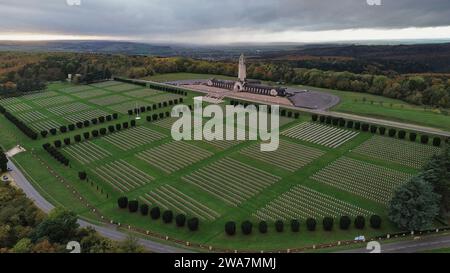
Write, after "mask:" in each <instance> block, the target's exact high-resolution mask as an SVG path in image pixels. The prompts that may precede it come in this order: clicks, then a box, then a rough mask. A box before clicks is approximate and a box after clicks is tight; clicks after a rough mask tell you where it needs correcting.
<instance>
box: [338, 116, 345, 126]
mask: <svg viewBox="0 0 450 273" xmlns="http://www.w3.org/2000/svg"><path fill="white" fill-rule="evenodd" d="M339 126H340V127H344V126H345V119H343V118H340V119H339Z"/></svg>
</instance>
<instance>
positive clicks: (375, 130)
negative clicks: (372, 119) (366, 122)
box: [370, 125, 378, 134]
mask: <svg viewBox="0 0 450 273" xmlns="http://www.w3.org/2000/svg"><path fill="white" fill-rule="evenodd" d="M377 130H378V127H377V126H376V125H370V132H371V133H372V134H376V133H377Z"/></svg>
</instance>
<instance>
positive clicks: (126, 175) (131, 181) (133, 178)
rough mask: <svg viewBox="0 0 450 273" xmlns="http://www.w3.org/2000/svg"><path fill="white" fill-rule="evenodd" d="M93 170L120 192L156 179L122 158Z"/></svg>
mask: <svg viewBox="0 0 450 273" xmlns="http://www.w3.org/2000/svg"><path fill="white" fill-rule="evenodd" d="M93 171H94V172H95V174H96V175H97V176H98V177H100V178H101V179H102V180H104V181H105V182H107V183H109V184H110V185H111V186H112V187H113V188H115V189H116V190H118V191H120V192H128V191H130V190H133V189H135V188H138V187H141V186H143V185H145V184H148V183H150V182H151V181H153V180H154V178H153V177H152V176H150V175H148V174H146V173H144V172H143V171H141V170H139V169H137V168H136V167H134V166H133V165H131V164H129V163H128V162H126V161H124V160H122V159H120V160H117V161H113V162H111V163H108V164H105V165H103V166H101V167H97V168H95V170H93Z"/></svg>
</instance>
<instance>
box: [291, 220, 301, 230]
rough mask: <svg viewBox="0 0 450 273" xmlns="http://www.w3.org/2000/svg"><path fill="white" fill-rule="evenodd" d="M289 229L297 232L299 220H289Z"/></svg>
mask: <svg viewBox="0 0 450 273" xmlns="http://www.w3.org/2000/svg"><path fill="white" fill-rule="evenodd" d="M291 231H292V232H299V231H300V222H299V221H298V220H297V219H292V220H291Z"/></svg>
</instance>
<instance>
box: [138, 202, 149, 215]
mask: <svg viewBox="0 0 450 273" xmlns="http://www.w3.org/2000/svg"><path fill="white" fill-rule="evenodd" d="M139 211H140V212H141V214H142V215H144V216H146V215H148V205H147V204H142V205H141V206H140V207H139Z"/></svg>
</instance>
